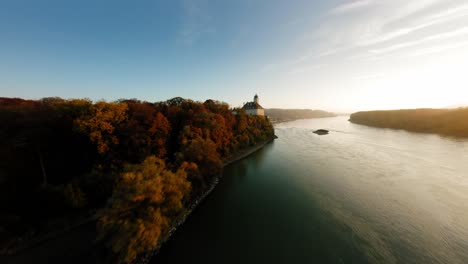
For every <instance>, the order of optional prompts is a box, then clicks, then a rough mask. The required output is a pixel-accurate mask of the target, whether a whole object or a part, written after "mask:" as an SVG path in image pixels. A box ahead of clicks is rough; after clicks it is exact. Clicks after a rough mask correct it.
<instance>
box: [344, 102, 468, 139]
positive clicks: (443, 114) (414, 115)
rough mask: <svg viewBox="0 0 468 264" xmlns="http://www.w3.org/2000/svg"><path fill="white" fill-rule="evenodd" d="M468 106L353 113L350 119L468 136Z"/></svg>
mask: <svg viewBox="0 0 468 264" xmlns="http://www.w3.org/2000/svg"><path fill="white" fill-rule="evenodd" d="M466 120H468V108H457V109H404V110H384V111H366V112H357V113H354V114H351V116H350V119H349V121H350V122H352V123H355V124H359V125H366V126H371V127H379V128H392V129H403V130H406V131H411V132H419V133H432V134H439V135H443V136H450V137H464V138H466V137H468V122H466Z"/></svg>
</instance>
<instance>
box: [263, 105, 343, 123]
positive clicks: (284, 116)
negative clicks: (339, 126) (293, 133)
mask: <svg viewBox="0 0 468 264" xmlns="http://www.w3.org/2000/svg"><path fill="white" fill-rule="evenodd" d="M265 114H266V115H267V116H268V117H269V118H270V120H271V122H284V121H292V120H297V119H308V118H322V117H334V116H336V114H334V113H330V112H326V111H322V110H311V109H281V108H269V109H265Z"/></svg>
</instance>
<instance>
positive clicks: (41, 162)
mask: <svg viewBox="0 0 468 264" xmlns="http://www.w3.org/2000/svg"><path fill="white" fill-rule="evenodd" d="M37 156H39V162H40V164H41V171H42V187H47V174H46V171H45V167H44V160H43V159H42V154H41V151H40V149H39V147H38V148H37Z"/></svg>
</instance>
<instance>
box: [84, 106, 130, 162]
mask: <svg viewBox="0 0 468 264" xmlns="http://www.w3.org/2000/svg"><path fill="white" fill-rule="evenodd" d="M127 109H128V106H127V104H125V103H107V102H104V101H100V102H97V103H95V104H93V105H92V106H91V107H90V113H88V114H85V115H82V116H81V117H80V118H78V119H77V120H76V121H75V122H76V124H77V127H78V129H79V130H81V131H83V132H85V133H87V134H88V135H89V139H90V140H91V142H93V143H94V144H96V146H97V149H98V152H99V154H104V153H106V152H107V151H108V150H109V148H110V146H111V145H112V144H118V143H119V142H118V139H117V137H116V136H115V135H114V130H115V126H116V125H118V124H120V123H121V122H123V121H125V120H126V119H127Z"/></svg>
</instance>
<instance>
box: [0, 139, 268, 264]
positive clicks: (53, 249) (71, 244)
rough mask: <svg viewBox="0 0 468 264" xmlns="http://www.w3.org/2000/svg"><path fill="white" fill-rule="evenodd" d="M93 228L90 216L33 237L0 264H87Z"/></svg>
mask: <svg viewBox="0 0 468 264" xmlns="http://www.w3.org/2000/svg"><path fill="white" fill-rule="evenodd" d="M275 138H276V136H275ZM275 138H272V139H269V140H266V141H264V142H262V143H260V144H257V145H255V146H252V147H249V148H247V149H245V150H243V151H240V152H238V153H236V154H235V155H233V156H231V157H230V158H228V159H226V160H224V162H223V168H224V167H226V166H228V165H229V164H232V163H234V162H236V161H239V160H241V159H244V158H246V157H248V156H249V155H251V154H253V153H255V152H257V151H259V150H260V149H262V148H263V147H264V146H265V145H267V144H269V143H271V142H272V141H273V140H274V139H275ZM221 177H222V174H220V175H219V176H218V177H216V178H215V179H214V180H213V181H212V182H211V184H210V185H209V188H208V189H207V190H206V192H204V193H203V195H201V196H200V197H198V198H197V199H195V200H194V201H193V202H192V203H191V204H190V205H189V206H188V207H187V209H186V210H185V211H184V212H183V213H182V214H181V216H180V218H179V219H178V220H177V221H175V223H174V225H173V226H172V227H171V229H170V230H169V232H168V233H167V235H166V237H165V238H164V240H162V242H161V243H159V244H158V245H157V246H156V247H155V249H154V250H153V251H152V252H147V253H145V254H143V255H142V256H141V257H140V258H139V259H138V260H137V261H135V262H134V263H148V262H149V261H150V260H151V258H152V257H153V256H154V255H155V254H157V253H158V252H159V249H160V248H161V246H162V245H163V244H164V243H165V242H166V241H168V240H169V239H170V238H171V237H172V235H173V234H174V232H175V231H176V230H177V228H179V227H180V226H181V225H182V224H183V223H184V222H185V221H186V219H187V218H188V216H189V215H190V214H191V213H192V212H193V211H194V210H195V209H196V208H197V207H198V205H200V204H201V203H202V202H203V201H204V199H205V198H206V197H207V196H208V195H209V194H211V192H212V191H213V190H214V188H215V187H216V186H217V185H218V183H219V180H220V179H221ZM95 225H96V216H93V217H92V219H91V218H90V219H88V221H83V222H82V223H80V224H79V225H78V224H75V225H73V226H72V227H69V228H67V229H66V230H60V232H54V233H53V234H48V235H46V236H44V237H41V238H37V239H35V240H34V241H30V243H28V244H27V245H26V246H25V245H24V244H23V246H22V247H21V248H19V249H18V250H15V251H16V254H9V255H8V256H6V255H5V256H0V263H11V264H20V263H31V262H34V263H63V262H67V263H87V262H90V261H93V258H94V257H95V256H96V255H95V253H94V252H93V247H94V239H95V236H96V235H95V230H94V227H95ZM52 253H53V254H52Z"/></svg>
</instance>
